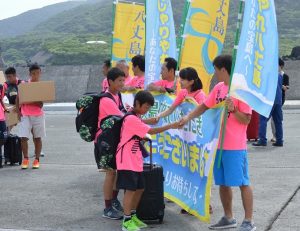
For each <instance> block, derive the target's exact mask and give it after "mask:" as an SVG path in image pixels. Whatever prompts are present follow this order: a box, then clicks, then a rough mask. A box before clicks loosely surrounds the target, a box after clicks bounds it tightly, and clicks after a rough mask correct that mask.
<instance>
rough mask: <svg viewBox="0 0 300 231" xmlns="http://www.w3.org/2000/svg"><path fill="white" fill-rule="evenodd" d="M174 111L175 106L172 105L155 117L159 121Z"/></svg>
mask: <svg viewBox="0 0 300 231" xmlns="http://www.w3.org/2000/svg"><path fill="white" fill-rule="evenodd" d="M175 109H176V106H175V105H172V106H171V107H169V108H168V109H167V110H165V111H163V112H161V113H159V114H158V115H157V120H159V119H160V118H163V117H166V116H168V115H170V114H172V112H173V111H175Z"/></svg>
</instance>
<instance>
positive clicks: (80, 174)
mask: <svg viewBox="0 0 300 231" xmlns="http://www.w3.org/2000/svg"><path fill="white" fill-rule="evenodd" d="M74 118H75V115H74V112H70V113H65V112H53V111H49V112H47V122H46V123H47V138H46V139H45V141H44V148H43V151H44V152H45V154H46V156H45V157H44V158H42V159H41V168H40V169H39V170H32V169H28V170H26V171H22V170H20V167H18V166H14V167H5V168H3V169H0V231H3V230H10V231H12V230H34V231H35V230H46V231H49V230H51V231H52V230H53V231H54V230H55V231H69V230H70V231H71V230H75V231H77V230H78V231H79V230H80V231H94V230H97V231H104V230H105V231H112V230H120V222H119V221H110V220H106V219H103V218H102V217H101V215H102V208H103V197H102V192H101V185H102V182H103V174H101V173H98V172H97V171H96V166H95V163H94V159H93V158H94V157H93V146H92V145H91V144H90V143H85V142H83V141H81V140H80V138H79V136H78V134H77V133H76V132H75V127H74ZM299 119H300V110H286V111H285V115H284V133H285V135H284V137H285V141H286V142H285V146H284V147H283V148H273V147H271V146H270V145H268V147H266V148H253V147H252V146H251V145H249V165H250V173H251V179H252V184H253V188H254V197H255V206H254V218H255V223H256V225H257V228H258V229H257V230H259V231H261V230H264V231H265V230H271V231H300V212H299V211H300V190H299V187H300V158H299V155H300V150H299V149H300V146H299V142H300V135H299V134H300V126H299ZM31 150H32V149H31ZM234 202H235V203H234V211H235V216H236V218H237V219H238V221H239V222H241V221H242V218H243V210H242V205H241V199H240V194H239V191H238V190H235V194H234ZM212 205H213V208H214V214H213V215H212V218H211V220H212V222H215V221H217V220H218V219H219V218H220V216H221V215H222V210H221V205H220V202H219V197H218V191H217V188H216V187H213V191H212ZM207 226H208V225H207V224H205V223H202V222H200V221H198V220H197V219H195V218H194V217H192V216H189V215H181V214H179V207H178V206H177V205H175V204H174V203H167V205H166V217H165V220H164V223H163V224H162V225H157V224H151V225H150V230H162V231H168V230H182V231H187V230H191V231H196V230H197V231H199V230H208V229H207Z"/></svg>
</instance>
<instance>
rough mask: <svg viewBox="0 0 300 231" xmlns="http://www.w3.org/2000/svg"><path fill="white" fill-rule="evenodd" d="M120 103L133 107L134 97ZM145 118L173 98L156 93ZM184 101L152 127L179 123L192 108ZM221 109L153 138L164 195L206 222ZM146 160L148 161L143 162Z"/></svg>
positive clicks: (128, 97)
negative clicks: (161, 172)
mask: <svg viewBox="0 0 300 231" xmlns="http://www.w3.org/2000/svg"><path fill="white" fill-rule="evenodd" d="M122 98H123V102H125V103H127V104H129V105H132V104H133V103H132V101H133V98H134V96H133V94H123V95H122ZM154 98H155V103H154V106H153V107H152V108H151V109H150V111H149V112H148V113H147V114H146V116H145V117H146V118H149V117H154V116H156V115H157V114H158V113H160V112H162V111H165V110H166V109H168V108H169V107H170V106H171V105H172V103H173V101H174V99H175V96H170V95H168V94H157V95H155V96H154ZM195 106H196V104H195V103H194V102H192V101H185V102H184V103H182V104H181V105H180V106H178V107H177V108H176V110H175V111H174V112H173V113H172V114H171V115H169V116H167V117H165V118H162V119H160V121H159V123H158V124H157V125H155V127H158V126H162V125H165V124H168V123H172V122H175V121H179V120H180V119H181V118H182V117H183V116H184V115H187V114H188V113H189V112H190V111H191V110H193V109H194V108H195ZM222 115H223V107H218V108H214V109H209V110H207V111H206V112H205V113H204V114H203V115H202V116H200V117H198V118H196V119H194V120H192V121H190V122H189V123H188V124H187V125H186V126H185V127H184V128H183V129H172V130H168V131H166V132H163V133H160V134H157V135H152V140H153V141H152V143H153V149H152V151H153V162H154V163H157V164H159V165H162V166H163V169H164V176H165V181H164V195H165V197H166V198H168V199H170V200H172V201H174V202H175V203H177V204H178V205H179V206H181V207H182V208H184V209H185V210H187V211H188V212H189V213H191V214H193V215H194V216H196V217H197V218H199V219H200V220H202V221H207V222H208V221H209V219H210V214H209V204H210V189H211V183H212V174H213V165H214V159H215V153H216V150H217V147H218V140H219V133H220V124H221V118H222ZM146 161H147V160H146Z"/></svg>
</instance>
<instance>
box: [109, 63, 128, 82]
mask: <svg viewBox="0 0 300 231" xmlns="http://www.w3.org/2000/svg"><path fill="white" fill-rule="evenodd" d="M120 76H123V77H125V73H124V72H123V71H122V70H120V69H119V68H117V67H113V68H111V69H110V70H109V71H108V72H107V82H108V84H109V81H108V80H112V81H115V80H116V79H117V78H118V77H120Z"/></svg>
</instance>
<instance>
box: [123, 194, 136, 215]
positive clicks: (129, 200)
mask: <svg viewBox="0 0 300 231" xmlns="http://www.w3.org/2000/svg"><path fill="white" fill-rule="evenodd" d="M135 195H136V191H131V190H127V189H126V191H125V194H124V199H123V207H124V215H125V216H131V210H132V209H133V204H134V199H135V198H134V197H135Z"/></svg>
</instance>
